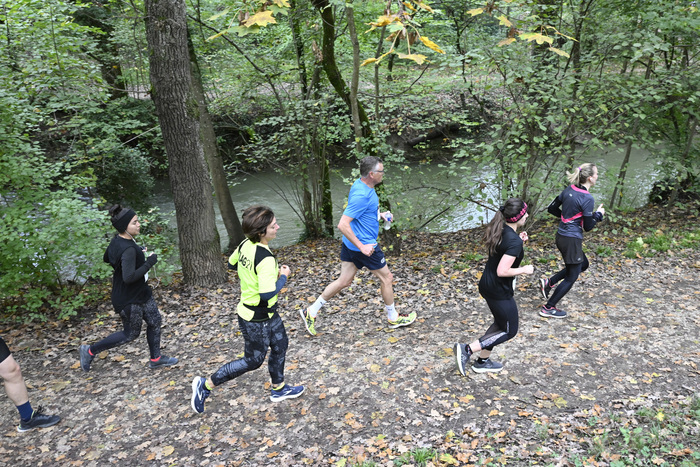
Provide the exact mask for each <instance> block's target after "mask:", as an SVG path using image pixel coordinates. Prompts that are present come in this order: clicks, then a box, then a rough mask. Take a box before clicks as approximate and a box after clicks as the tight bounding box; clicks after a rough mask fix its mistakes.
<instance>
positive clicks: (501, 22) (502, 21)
mask: <svg viewBox="0 0 700 467" xmlns="http://www.w3.org/2000/svg"><path fill="white" fill-rule="evenodd" d="M497 19H498V24H499V25H501V26H505V27H507V28H509V27H511V26H513V23H511V22H510V21H508V18H506V16H505V15H501V16H499V17H498V18H497Z"/></svg>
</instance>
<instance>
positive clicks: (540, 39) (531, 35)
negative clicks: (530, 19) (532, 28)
mask: <svg viewBox="0 0 700 467" xmlns="http://www.w3.org/2000/svg"><path fill="white" fill-rule="evenodd" d="M520 38H521V39H525V40H526V41H528V42H532V41H535V42H537V43H538V44H540V45H541V44H544V43H545V42H546V43H548V44H551V43H552V42H554V40H553V39H552V38H551V37H549V36H545V35H543V34H540V33H538V32H524V33H522V34H520Z"/></svg>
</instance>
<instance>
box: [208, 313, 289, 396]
mask: <svg viewBox="0 0 700 467" xmlns="http://www.w3.org/2000/svg"><path fill="white" fill-rule="evenodd" d="M238 326H239V327H240V329H241V334H243V339H245V351H244V353H243V358H239V359H238V360H234V361H232V362H228V363H226V364H225V365H223V366H222V367H221V368H219V369H218V370H217V371H216V373H214V374H213V375H211V381H212V383H214V385H215V386H218V385H220V384H222V383H225V382H226V381H229V380H232V379H233V378H236V377H238V376H241V375H242V374H243V373H247V372H249V371H251V370H255V369H256V368H260V365H262V364H263V362H264V361H265V355H267V349H268V348H269V349H270V350H271V352H270V358H269V359H268V360H267V366H268V370H269V372H270V379H271V380H272V385H273V386H277V385H279V384H282V383H283V382H284V360H285V358H286V355H287V347H288V346H289V339H287V331H285V329H284V324H283V323H282V318H280V317H279V315H277V314H275V316H274V317H272V318H271V319H268V320H267V321H246V320H244V319H243V318H241V317H240V316H239V317H238Z"/></svg>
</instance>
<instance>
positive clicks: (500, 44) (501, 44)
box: [496, 37, 515, 47]
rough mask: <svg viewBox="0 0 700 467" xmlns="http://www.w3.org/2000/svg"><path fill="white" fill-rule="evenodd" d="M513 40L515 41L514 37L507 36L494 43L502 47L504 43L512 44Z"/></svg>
mask: <svg viewBox="0 0 700 467" xmlns="http://www.w3.org/2000/svg"><path fill="white" fill-rule="evenodd" d="M513 42H515V38H513V37H509V38H508V39H503V40H502V41H501V42H499V43H498V44H496V45H498V46H499V47H503V46H504V45H508V44H512V43H513Z"/></svg>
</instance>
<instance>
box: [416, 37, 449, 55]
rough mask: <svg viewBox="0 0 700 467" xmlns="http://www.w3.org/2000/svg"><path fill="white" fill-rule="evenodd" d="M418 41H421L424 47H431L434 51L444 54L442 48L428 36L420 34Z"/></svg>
mask: <svg viewBox="0 0 700 467" xmlns="http://www.w3.org/2000/svg"><path fill="white" fill-rule="evenodd" d="M420 41H421V42H422V43H423V44H425V46H426V47H429V48H431V49H433V50H434V51H435V52H438V53H441V54H444V53H445V51H444V50H442V49H441V48H440V47H438V45H437V44H436V43H435V42H433V41H431V40H430V39H428V38H427V37H425V36H421V37H420Z"/></svg>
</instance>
